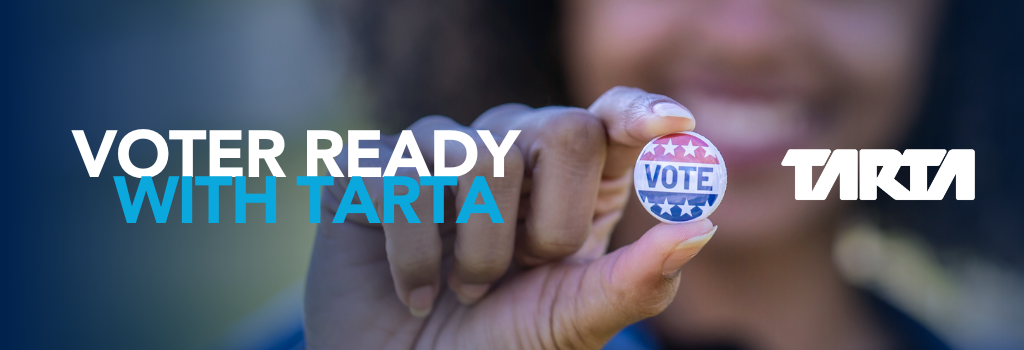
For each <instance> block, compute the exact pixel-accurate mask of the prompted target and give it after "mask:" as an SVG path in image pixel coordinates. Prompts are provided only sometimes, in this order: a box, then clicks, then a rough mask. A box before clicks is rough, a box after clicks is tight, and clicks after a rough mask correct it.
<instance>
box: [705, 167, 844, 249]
mask: <svg viewBox="0 0 1024 350" xmlns="http://www.w3.org/2000/svg"><path fill="white" fill-rule="evenodd" d="M780 168H781V169H772V170H767V171H762V172H759V173H758V174H756V175H754V174H742V175H741V176H735V177H733V176H730V178H729V188H728V190H726V194H725V197H724V198H723V201H722V205H721V206H720V207H718V209H717V210H716V211H715V212H714V213H713V214H711V217H710V219H711V220H712V221H713V222H715V223H720V224H721V225H722V229H723V230H722V231H723V232H727V233H728V234H723V235H721V237H717V236H716V237H715V239H718V240H720V241H721V242H722V243H723V244H728V245H730V246H733V247H736V248H739V247H756V246H760V245H764V244H770V243H771V242H778V241H792V240H799V239H805V238H806V237H805V236H803V235H806V234H809V233H814V234H817V233H818V232H814V230H812V229H811V228H813V227H816V226H819V225H823V224H822V223H823V222H827V221H828V220H830V219H832V218H835V217H836V216H837V215H838V213H839V212H840V210H841V202H840V201H839V200H838V197H839V196H838V194H837V193H838V191H837V190H835V189H834V190H833V191H832V192H833V193H832V194H831V195H830V196H829V198H828V199H827V200H824V201H797V200H795V199H794V180H793V172H792V168H789V167H780ZM815 170H816V172H818V169H815ZM737 175H740V174H737ZM817 175H820V174H815V176H817Z"/></svg>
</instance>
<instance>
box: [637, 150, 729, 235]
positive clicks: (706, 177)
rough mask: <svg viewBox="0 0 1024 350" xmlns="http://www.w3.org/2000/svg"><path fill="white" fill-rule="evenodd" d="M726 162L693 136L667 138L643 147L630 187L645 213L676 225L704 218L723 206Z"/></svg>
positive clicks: (718, 153)
mask: <svg viewBox="0 0 1024 350" xmlns="http://www.w3.org/2000/svg"><path fill="white" fill-rule="evenodd" d="M726 179H727V176H726V172H725V160H723V159H722V154H721V153H720V152H719V151H718V149H717V148H715V145H713V144H711V141H708V139H707V138H705V137H704V136H701V135H700V134H697V133H695V132H691V131H687V132H682V133H675V134H668V135H665V136H661V137H658V138H656V139H654V140H651V142H648V143H647V146H644V150H643V152H641V153H640V158H638V159H637V161H636V167H635V168H633V186H634V187H635V188H636V195H637V197H639V198H640V203H643V205H644V208H646V209H647V212H649V213H651V215H654V217H656V218H658V220H661V221H662V222H666V223H670V224H677V223H683V222H689V221H696V220H700V219H704V218H707V217H708V215H711V213H712V212H714V211H715V208H718V205H719V204H720V203H722V196H723V195H725V185H726V182H727V181H726Z"/></svg>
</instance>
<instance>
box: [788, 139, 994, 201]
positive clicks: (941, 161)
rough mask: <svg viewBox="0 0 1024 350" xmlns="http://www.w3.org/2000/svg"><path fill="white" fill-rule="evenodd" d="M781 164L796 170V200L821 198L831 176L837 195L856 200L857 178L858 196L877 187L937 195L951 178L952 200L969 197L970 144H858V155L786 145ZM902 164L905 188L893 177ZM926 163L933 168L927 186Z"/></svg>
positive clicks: (907, 196) (899, 196)
mask: <svg viewBox="0 0 1024 350" xmlns="http://www.w3.org/2000/svg"><path fill="white" fill-rule="evenodd" d="M830 154H831V157H830ZM858 160H859V163H860V164H859V167H858ZM782 165H783V166H791V167H794V168H795V170H796V177H795V178H796V199H797V200H824V199H825V197H827V196H828V193H829V192H831V191H832V185H833V184H834V183H835V182H836V180H837V179H839V199H842V200H857V199H858V198H857V196H858V192H857V188H858V186H857V183H858V182H859V183H860V199H862V200H875V199H876V198H878V189H881V190H882V191H885V193H887V194H889V196H891V197H892V198H893V199H895V200H941V199H942V198H943V197H944V196H945V195H946V191H947V190H949V185H951V184H952V183H953V179H954V178H956V199H957V200H974V150H973V149H954V150H950V151H949V152H946V150H943V149H908V150H906V151H904V152H903V153H902V154H901V153H900V152H899V151H897V150H894V149H864V150H860V152H859V157H858V151H857V150H855V149H837V150H835V151H832V150H827V149H791V150H789V152H787V153H786V157H785V158H783V159H782ZM822 165H824V166H825V169H823V170H822V172H821V176H820V177H819V178H818V184H817V185H816V186H814V187H811V177H812V176H811V167H815V166H822ZM904 166H907V167H910V189H907V188H905V187H903V185H902V184H900V183H899V181H896V173H897V172H898V171H899V170H900V167H904ZM930 166H938V167H939V170H938V173H936V174H935V179H933V180H932V183H931V185H930V186H929V185H928V167H930ZM879 167H881V170H879V169H878V168H879ZM858 180H859V181H858Z"/></svg>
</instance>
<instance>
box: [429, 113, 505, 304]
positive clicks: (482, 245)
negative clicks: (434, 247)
mask: <svg viewBox="0 0 1024 350" xmlns="http://www.w3.org/2000/svg"><path fill="white" fill-rule="evenodd" d="M488 129H490V130H491V131H492V135H494V137H495V138H501V137H503V136H504V135H505V134H506V132H505V131H504V130H498V129H497V128H488ZM410 130H413V132H414V133H416V134H417V135H418V137H417V139H418V140H421V145H422V146H423V150H424V152H423V153H424V154H425V155H426V154H429V155H430V157H432V156H433V155H434V152H435V145H434V139H433V133H432V132H428V130H429V131H432V130H458V131H462V132H464V133H466V134H467V135H470V136H471V137H472V138H473V140H474V141H475V142H476V144H475V147H476V148H477V151H478V152H477V160H476V166H474V167H473V168H472V169H471V170H470V171H469V173H467V174H465V175H463V176H460V177H459V178H458V180H457V183H458V184H457V186H456V187H455V194H456V197H455V203H454V207H455V208H459V209H460V210H465V208H466V207H467V203H466V202H467V201H468V202H470V203H483V202H482V201H483V200H484V199H483V198H481V194H480V193H479V191H474V186H480V185H482V184H483V182H479V180H477V179H478V178H481V179H482V180H484V181H486V183H487V185H488V188H490V191H491V195H492V197H493V199H494V203H495V205H496V206H497V207H498V212H499V213H500V215H501V216H502V222H501V223H494V222H492V219H493V218H492V217H491V216H490V215H488V214H470V215H468V219H467V220H466V221H465V222H462V223H457V224H456V239H455V250H454V255H455V263H454V266H453V273H452V274H451V275H449V278H448V286H449V287H450V288H451V289H452V291H454V292H455V294H456V295H457V296H458V299H459V301H461V302H463V303H466V304H471V303H473V302H476V301H477V300H479V299H480V298H481V297H483V295H484V294H485V293H487V291H488V290H489V289H490V286H491V284H492V283H493V282H495V281H497V280H498V279H499V278H501V276H502V275H504V274H505V272H506V271H507V270H508V267H509V265H510V264H511V261H512V252H513V250H514V248H515V233H516V216H517V211H518V208H519V197H520V188H521V187H522V180H523V167H524V166H523V157H522V154H521V153H520V152H519V149H518V148H515V147H512V148H511V149H510V150H509V151H508V153H506V154H505V156H504V159H495V158H494V156H493V155H491V152H490V151H488V149H487V146H486V145H484V143H483V141H482V139H481V138H480V136H479V134H477V132H476V131H475V130H472V129H470V128H467V127H465V126H462V125H459V124H458V123H456V122H455V121H452V120H451V119H448V118H444V117H431V118H429V119H425V120H423V121H422V122H418V123H416V124H414V125H413V126H412V127H410ZM419 135H422V137H419ZM495 141H496V142H497V143H498V144H501V143H503V140H501V139H496V140H495ZM453 146H454V145H453ZM445 157H447V160H448V161H450V162H452V164H460V163H462V161H463V160H464V159H465V158H466V154H465V149H464V148H462V147H447V146H446V147H445ZM499 161H500V162H504V163H503V164H504V176H503V177H495V176H494V164H495V163H496V162H499ZM428 163H432V160H428ZM471 195H472V197H470V196H471ZM456 214H457V215H458V216H460V217H461V215H460V214H461V213H456Z"/></svg>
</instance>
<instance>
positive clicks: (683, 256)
mask: <svg viewBox="0 0 1024 350" xmlns="http://www.w3.org/2000/svg"><path fill="white" fill-rule="evenodd" d="M715 231H718V225H715V227H712V228H711V230H710V231H708V233H705V234H702V235H700V236H697V237H690V238H689V239H687V240H685V241H682V242H680V243H679V244H678V245H676V247H675V249H673V250H672V254H670V255H669V256H668V258H667V259H665V263H664V264H663V265H662V268H661V273H662V274H663V275H665V276H675V275H676V274H677V273H679V269H681V268H682V267H683V264H685V263H686V262H687V261H690V259H692V258H693V256H694V255H697V253H698V252H700V250H701V248H704V245H705V244H707V243H708V240H710V239H711V236H714V235H715Z"/></svg>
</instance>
